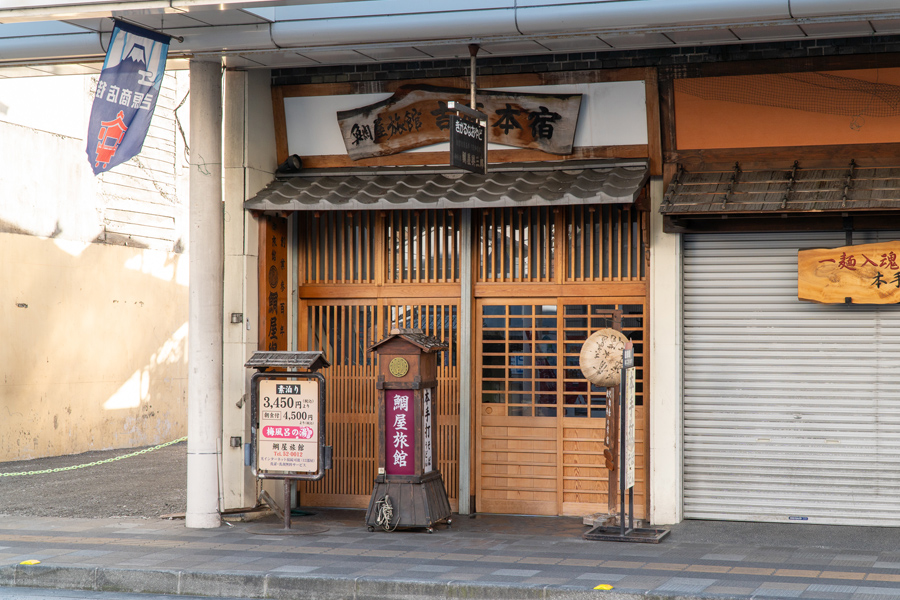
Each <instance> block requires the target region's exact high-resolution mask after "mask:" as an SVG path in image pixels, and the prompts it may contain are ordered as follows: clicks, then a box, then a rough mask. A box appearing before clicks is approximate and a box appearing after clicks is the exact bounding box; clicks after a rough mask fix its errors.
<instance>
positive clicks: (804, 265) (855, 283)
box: [797, 241, 900, 304]
mask: <svg viewBox="0 0 900 600" xmlns="http://www.w3.org/2000/svg"><path fill="white" fill-rule="evenodd" d="M797 298H798V299H800V300H810V301H812V302H822V303H824V304H838V303H839V304H844V303H846V302H848V299H849V302H851V303H853V304H896V303H898V302H900V241H892V242H878V243H875V244H861V245H857V246H843V247H841V248H817V249H814V250H800V252H799V253H798V254H797Z"/></svg>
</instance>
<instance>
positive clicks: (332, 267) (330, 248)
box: [298, 211, 459, 509]
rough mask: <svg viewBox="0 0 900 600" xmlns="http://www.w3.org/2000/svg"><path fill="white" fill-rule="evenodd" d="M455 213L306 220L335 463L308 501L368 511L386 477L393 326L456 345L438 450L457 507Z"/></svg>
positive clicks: (315, 334)
mask: <svg viewBox="0 0 900 600" xmlns="http://www.w3.org/2000/svg"><path fill="white" fill-rule="evenodd" d="M457 223H458V215H457V213H456V212H455V211H419V212H413V211H393V212H391V213H376V212H374V211H369V212H365V211H362V212H356V213H350V212H334V213H328V214H304V215H303V217H302V218H301V219H300V230H301V240H300V268H299V277H298V281H299V282H300V286H299V290H298V295H299V298H300V302H299V319H298V346H299V347H300V349H303V350H323V351H324V352H325V355H326V356H327V357H328V359H329V361H330V362H331V366H330V367H329V368H327V369H324V370H323V371H322V373H323V375H324V376H325V379H326V385H327V396H326V415H327V425H326V427H327V430H326V435H327V439H328V443H329V444H331V445H332V446H333V448H334V459H333V469H332V470H331V471H329V472H328V473H327V474H326V476H325V478H324V479H322V480H321V481H318V482H314V483H302V484H300V491H301V502H302V503H303V504H304V505H307V506H335V507H346V508H363V507H366V506H367V505H368V502H369V499H370V495H371V492H372V485H373V481H374V479H375V476H376V475H377V464H376V462H377V461H376V440H377V427H376V398H377V390H376V388H375V381H376V376H377V372H378V364H377V360H378V357H377V355H375V354H373V353H370V352H368V348H369V347H371V346H372V345H373V344H374V343H375V342H377V341H379V340H381V339H382V338H383V337H384V336H385V334H386V332H387V331H388V330H389V329H390V328H392V327H412V328H419V329H422V330H424V331H425V332H426V333H427V334H429V335H434V336H436V337H438V338H440V339H441V340H443V341H445V342H447V343H448V345H449V349H448V350H447V351H444V352H441V353H440V355H439V356H438V358H437V361H438V362H437V374H438V389H437V391H436V394H435V412H436V413H437V422H438V423H437V427H438V429H437V431H436V432H435V448H434V452H435V455H436V458H437V468H438V469H439V470H440V471H441V474H442V475H443V479H444V484H445V485H446V488H447V493H448V496H449V498H450V502H451V506H452V507H453V508H454V509H455V508H456V507H458V500H457V498H458V490H459V364H458V363H459V360H458V349H457V339H458V335H457V319H458V307H459V264H458V257H459V246H458V244H459V234H458V230H457Z"/></svg>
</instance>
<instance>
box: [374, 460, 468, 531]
mask: <svg viewBox="0 0 900 600" xmlns="http://www.w3.org/2000/svg"><path fill="white" fill-rule="evenodd" d="M385 496H388V497H389V498H390V501H389V502H390V509H389V510H388V511H387V513H390V520H389V521H387V520H386V519H385V516H386V509H385V503H384V498H385ZM379 517H381V520H380V521H379ZM441 521H446V522H447V523H448V524H449V523H450V500H449V499H448V498H447V491H446V489H445V488H444V480H443V478H442V477H441V473H440V471H432V472H431V473H428V474H427V475H423V476H422V477H415V478H410V477H405V478H403V480H401V481H397V480H394V479H387V478H386V477H385V476H383V475H380V476H379V477H378V478H377V479H376V480H375V488H374V489H373V490H372V499H371V500H370V501H369V509H368V510H367V511H366V525H368V526H369V530H373V529H375V528H376V527H377V528H379V529H386V530H388V531H393V530H394V529H401V528H403V529H409V528H422V527H424V528H426V529H428V530H429V532H431V531H432V529H433V526H434V525H436V524H437V523H440V522H441Z"/></svg>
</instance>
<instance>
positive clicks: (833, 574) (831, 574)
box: [819, 571, 866, 579]
mask: <svg viewBox="0 0 900 600" xmlns="http://www.w3.org/2000/svg"><path fill="white" fill-rule="evenodd" d="M819 577H820V578H822V577H824V578H826V579H865V578H866V574H865V573H855V572H853V571H822V572H821V573H820V574H819Z"/></svg>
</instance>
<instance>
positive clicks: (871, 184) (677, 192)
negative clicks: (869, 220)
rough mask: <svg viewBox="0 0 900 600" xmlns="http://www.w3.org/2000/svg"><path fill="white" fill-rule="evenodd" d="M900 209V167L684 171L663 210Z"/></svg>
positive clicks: (673, 212)
mask: <svg viewBox="0 0 900 600" xmlns="http://www.w3.org/2000/svg"><path fill="white" fill-rule="evenodd" d="M897 208H900V168H888V167H869V168H861V167H857V166H856V164H855V163H850V164H848V166H847V167H845V168H840V169H803V168H801V166H800V163H799V161H798V162H797V163H795V165H794V166H793V167H789V168H787V169H784V170H765V171H762V170H756V171H743V170H741V168H740V166H739V165H737V166H736V167H735V168H732V169H731V170H721V171H697V172H688V171H685V170H683V169H680V170H679V172H678V174H677V175H676V176H675V178H674V179H673V180H672V183H671V184H670V185H669V187H668V190H667V192H666V195H665V198H664V200H663V202H662V206H661V207H660V212H661V213H663V214H666V215H704V214H706V215H723V214H772V213H781V214H783V213H810V212H827V211H832V212H834V211H841V212H848V211H872V210H884V209H897Z"/></svg>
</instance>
